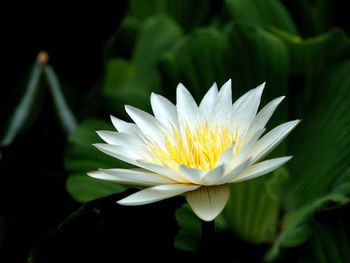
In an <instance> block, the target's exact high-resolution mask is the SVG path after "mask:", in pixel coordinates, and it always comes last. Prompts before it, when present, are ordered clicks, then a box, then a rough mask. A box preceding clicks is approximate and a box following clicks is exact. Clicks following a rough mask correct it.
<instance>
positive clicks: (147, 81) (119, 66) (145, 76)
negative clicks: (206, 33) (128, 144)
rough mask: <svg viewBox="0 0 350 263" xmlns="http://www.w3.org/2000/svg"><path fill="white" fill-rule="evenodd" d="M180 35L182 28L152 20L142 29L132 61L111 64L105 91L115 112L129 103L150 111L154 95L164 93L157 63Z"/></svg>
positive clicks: (162, 18)
mask: <svg viewBox="0 0 350 263" xmlns="http://www.w3.org/2000/svg"><path fill="white" fill-rule="evenodd" d="M180 35H181V30H180V28H179V27H178V26H177V25H176V23H175V22H173V21H172V20H171V19H169V18H168V17H166V16H157V17H152V18H150V19H148V20H146V21H145V24H144V26H143V27H142V28H141V30H140V33H139V36H138V38H137V40H136V43H135V50H134V52H133V54H132V58H131V60H130V61H123V60H120V59H116V60H112V61H110V62H109V64H108V67H107V72H106V80H105V84H104V88H103V90H102V92H103V94H104V96H105V99H106V101H107V103H108V105H109V108H110V109H111V110H112V113H118V111H119V112H120V107H118V105H124V104H126V103H127V104H132V105H133V106H136V107H139V108H143V109H149V97H150V94H151V92H158V93H160V92H161V88H160V76H159V73H158V71H157V68H156V66H157V62H158V60H159V58H160V57H161V56H162V55H163V53H164V52H165V51H166V50H168V49H169V48H170V46H172V45H173V44H174V42H175V41H176V40H177V39H178V38H179V37H180ZM130 98H132V101H130ZM114 105H116V106H115V107H116V108H114Z"/></svg>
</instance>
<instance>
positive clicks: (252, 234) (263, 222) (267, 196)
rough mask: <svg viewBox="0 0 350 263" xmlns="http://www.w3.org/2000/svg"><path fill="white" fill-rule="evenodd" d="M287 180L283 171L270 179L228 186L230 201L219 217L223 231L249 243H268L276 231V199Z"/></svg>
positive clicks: (277, 200)
mask: <svg viewBox="0 0 350 263" xmlns="http://www.w3.org/2000/svg"><path fill="white" fill-rule="evenodd" d="M287 177H288V172H287V170H286V169H285V168H283V167H282V168H280V169H278V170H276V171H274V173H273V176H264V177H260V178H257V179H254V180H249V181H246V182H242V183H236V184H230V190H231V195H230V199H229V202H228V204H227V206H226V208H225V210H224V211H223V213H222V215H221V216H222V217H223V221H224V222H225V223H226V227H228V228H229V229H230V230H231V231H233V232H234V233H235V234H236V235H237V236H238V237H240V238H241V239H243V240H245V241H247V242H249V243H253V244H265V243H271V242H272V241H273V240H274V238H275V236H276V234H277V231H278V220H279V213H280V210H279V205H280V204H279V196H280V192H281V189H282V185H283V183H284V182H285V181H286V178H287Z"/></svg>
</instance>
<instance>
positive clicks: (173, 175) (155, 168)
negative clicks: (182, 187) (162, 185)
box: [136, 160, 187, 183]
mask: <svg viewBox="0 0 350 263" xmlns="http://www.w3.org/2000/svg"><path fill="white" fill-rule="evenodd" d="M136 163H137V166H139V167H142V168H144V169H146V170H149V171H152V172H155V173H158V174H161V175H164V176H166V177H168V178H170V179H171V180H174V181H177V182H179V183H185V182H187V180H186V179H185V178H183V177H181V175H180V174H179V173H178V172H177V171H175V170H173V169H171V168H169V167H166V166H163V165H159V164H155V163H151V162H147V161H145V160H137V161H136Z"/></svg>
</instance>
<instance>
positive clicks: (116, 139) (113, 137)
mask: <svg viewBox="0 0 350 263" xmlns="http://www.w3.org/2000/svg"><path fill="white" fill-rule="evenodd" d="M96 132H97V134H98V135H99V136H100V137H101V139H102V140H104V141H105V142H106V143H108V144H112V145H119V146H122V147H124V148H126V149H129V150H133V151H134V152H137V153H140V154H141V153H142V155H149V154H150V152H149V151H148V149H147V148H146V147H145V144H144V141H143V140H142V139H141V138H140V137H139V136H135V135H131V134H128V133H122V132H112V131H96Z"/></svg>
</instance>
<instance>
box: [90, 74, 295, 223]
mask: <svg viewBox="0 0 350 263" xmlns="http://www.w3.org/2000/svg"><path fill="white" fill-rule="evenodd" d="M264 86H265V83H264V84H262V85H260V86H258V87H257V88H255V89H252V90H250V91H248V92H247V93H245V94H244V95H243V96H242V97H240V98H239V99H238V100H237V101H236V102H235V103H234V104H233V105H232V94H231V93H232V91H231V80H229V81H228V82H226V83H225V84H224V85H223V86H222V88H221V89H220V91H218V89H217V86H216V84H215V83H214V85H213V86H212V87H211V88H210V89H209V91H208V92H207V93H206V95H205V96H204V98H203V99H202V101H201V103H200V104H199V106H198V105H197V104H196V102H195V101H194V99H193V98H192V96H191V94H190V93H189V91H188V90H187V89H186V88H185V87H184V86H183V85H182V84H179V85H178V87H177V90H176V97H177V98H176V100H177V104H176V106H175V105H174V104H172V103H171V102H170V101H169V100H167V99H166V98H164V97H162V96H160V95H157V94H152V95H151V105H152V109H153V113H154V116H152V115H150V114H148V113H146V112H144V111H142V110H139V109H137V108H134V107H132V106H128V105H127V106H125V110H126V112H127V113H128V114H129V116H130V117H131V118H132V120H133V121H134V122H135V123H128V122H125V121H122V120H120V119H117V118H115V117H111V118H112V122H113V125H114V126H115V128H116V129H117V130H118V132H112V131H98V134H99V136H100V137H101V138H102V139H103V140H104V141H105V142H106V143H107V144H102V143H99V144H95V146H96V147H97V148H98V149H99V150H101V151H102V152H104V153H106V154H109V155H111V156H113V157H115V158H117V159H120V160H122V161H124V162H127V163H130V164H133V165H135V166H137V167H140V168H138V169H118V168H117V169H100V170H99V171H94V172H89V173H88V175H89V176H91V177H93V178H97V179H101V180H105V181H110V182H116V183H123V184H132V185H141V186H147V187H148V188H146V189H143V190H141V191H139V192H136V193H135V194H132V195H130V196H128V197H126V198H124V199H122V200H120V201H118V203H119V204H122V205H143V204H148V203H153V202H156V201H160V200H163V199H166V198H170V197H173V196H176V195H180V194H183V193H186V199H187V202H188V203H189V205H190V206H191V208H192V209H193V211H194V213H195V214H196V215H197V216H198V217H199V218H201V219H202V220H205V221H211V220H213V219H215V218H216V217H217V216H218V215H219V214H220V212H221V211H222V210H223V208H224V207H225V205H226V203H227V201H228V198H229V194H230V192H229V187H228V186H227V184H229V183H237V182H242V181H245V180H249V179H253V178H255V177H258V176H261V175H264V174H267V173H269V172H271V171H273V170H275V169H276V168H278V167H280V166H281V165H283V164H284V163H285V162H287V161H288V160H290V159H291V156H287V157H281V158H275V159H270V160H266V161H261V162H260V160H262V159H263V158H264V157H265V156H266V155H267V154H268V153H270V152H271V151H272V150H273V149H274V148H275V147H276V146H277V145H278V144H279V143H280V142H281V141H282V140H283V139H284V138H285V137H286V136H287V135H288V134H289V133H290V132H291V131H292V130H293V128H294V127H295V126H296V125H297V124H298V123H299V120H294V121H289V122H286V123H283V124H281V125H279V126H277V127H276V128H274V129H272V130H271V131H269V132H268V133H266V134H265V135H264V136H262V134H263V133H264V132H265V125H266V123H267V122H268V120H269V119H270V117H271V115H272V113H273V112H274V110H275V109H276V107H277V106H278V104H279V103H280V102H281V101H282V100H283V98H284V97H279V98H276V99H274V100H272V101H271V102H270V103H268V104H267V105H266V106H265V107H264V108H263V109H261V110H260V111H259V112H258V107H259V104H260V98H261V94H262V91H263V89H264ZM261 136H262V137H261ZM260 137H261V138H260Z"/></svg>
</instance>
